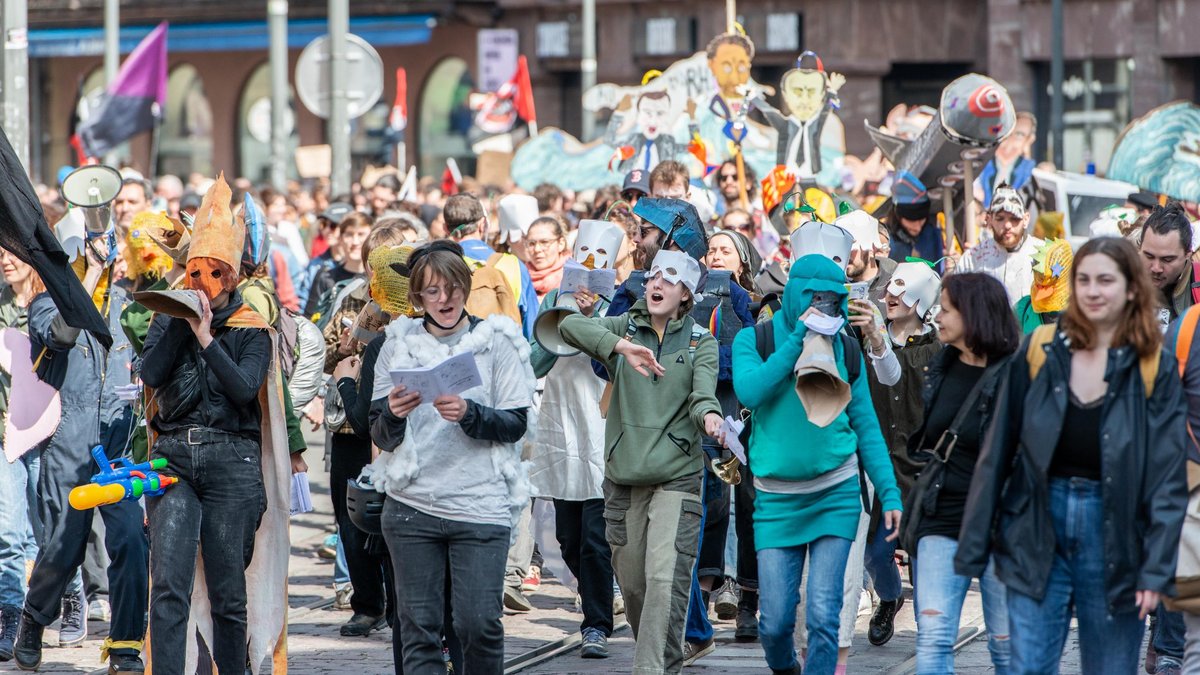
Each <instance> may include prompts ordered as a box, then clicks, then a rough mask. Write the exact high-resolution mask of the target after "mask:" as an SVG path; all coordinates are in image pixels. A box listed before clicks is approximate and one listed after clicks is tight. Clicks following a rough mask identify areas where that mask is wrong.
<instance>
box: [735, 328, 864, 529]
mask: <svg viewBox="0 0 1200 675" xmlns="http://www.w3.org/2000/svg"><path fill="white" fill-rule="evenodd" d="M838 336H839V337H840V338H841V339H842V350H843V352H844V353H845V356H846V381H847V382H849V383H850V384H854V382H855V380H857V379H858V377H859V375H861V374H862V368H861V366H862V346H861V345H859V344H858V340H855V339H854V338H852V337H850V336H849V335H847V334H845V333H838ZM754 348H755V350H756V351H758V357H759V358H761V359H762V360H763V361H766V360H767V357H769V356H771V354H772V353H774V352H775V322H774V321H772V320H770V319H767V320H766V321H761V322H759V323H756V324H754ZM753 420H754V416H753V415H751V416H750V417H749V418H747V420H746V428H745V429H743V430H742V435H741V437H740V438H739V440H740V441H741V442H742V446H743V447H745V448H749V447H750V427H751V425H752V424H753ZM747 458H749V451H747ZM858 490H859V496H860V497H861V498H862V505H863V511H866V512H867V513H870V512H871V499H870V491H869V490H868V489H867V473H866V469H865V468H864V467H863V463H862V456H861V455H859V458H858Z"/></svg>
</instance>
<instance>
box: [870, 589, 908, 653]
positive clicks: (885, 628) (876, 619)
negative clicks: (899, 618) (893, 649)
mask: <svg viewBox="0 0 1200 675" xmlns="http://www.w3.org/2000/svg"><path fill="white" fill-rule="evenodd" d="M903 606H904V596H903V595H902V596H900V597H899V598H896V599H895V600H881V601H880V602H879V608H878V609H876V610H875V616H873V617H871V627H870V628H869V629H867V640H869V641H870V642H871V644H873V645H875V646H876V647H882V646H883V645H886V644H887V643H888V640H891V639H892V634H893V633H894V632H895V631H896V612H898V611H900V608H901V607H903Z"/></svg>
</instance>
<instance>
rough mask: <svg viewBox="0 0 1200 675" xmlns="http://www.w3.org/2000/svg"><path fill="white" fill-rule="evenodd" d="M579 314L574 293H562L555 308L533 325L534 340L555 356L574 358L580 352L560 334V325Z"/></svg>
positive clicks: (545, 313) (543, 313)
mask: <svg viewBox="0 0 1200 675" xmlns="http://www.w3.org/2000/svg"><path fill="white" fill-rule="evenodd" d="M578 313H579V304H578V303H576V302H575V295H574V294H573V293H562V294H560V295H559V296H558V302H556V303H554V307H551V308H550V309H548V310H546V311H544V312H542V313H541V314H539V315H538V318H537V321H535V322H534V324H533V339H535V340H537V342H538V344H539V345H541V346H542V349H545V350H546V351H548V352H550V353H551V354H553V355H555V356H574V355H576V354H578V353H579V350H578V349H576V348H574V347H572V346H571V345H569V344H567V342H566V340H563V339H562V335H560V334H559V332H558V324H560V323H562V320H563V319H565V318H567V317H568V316H570V315H572V314H578Z"/></svg>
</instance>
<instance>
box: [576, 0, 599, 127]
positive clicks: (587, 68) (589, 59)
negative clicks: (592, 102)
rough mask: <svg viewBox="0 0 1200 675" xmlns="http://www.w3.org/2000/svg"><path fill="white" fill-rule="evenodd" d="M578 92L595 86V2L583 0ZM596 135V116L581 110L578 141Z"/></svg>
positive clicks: (594, 0)
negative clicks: (581, 122)
mask: <svg viewBox="0 0 1200 675" xmlns="http://www.w3.org/2000/svg"><path fill="white" fill-rule="evenodd" d="M579 71H580V72H579V84H580V90H581V91H582V92H586V91H587V90H588V89H591V88H592V87H594V86H596V0H583V53H582V54H581V55H580V59H579ZM595 133H596V116H595V115H594V114H592V113H591V112H590V111H588V110H586V109H584V110H583V133H582V134H581V135H580V139H581V140H583V141H584V142H587V141H590V140H592V136H593V135H595Z"/></svg>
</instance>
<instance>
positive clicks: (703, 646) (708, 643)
mask: <svg viewBox="0 0 1200 675" xmlns="http://www.w3.org/2000/svg"><path fill="white" fill-rule="evenodd" d="M716 648H717V645H716V643H715V642H713V639H712V638H708V639H707V640H705V641H704V642H692V641H691V640H688V641H686V642H684V643H683V665H685V666H690V665H692V664H693V663H695V662H696V661H697V660H699V659H701V658H703V657H705V656H708V655H709V654H711V653H712V652H713V650H714V649H716Z"/></svg>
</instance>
